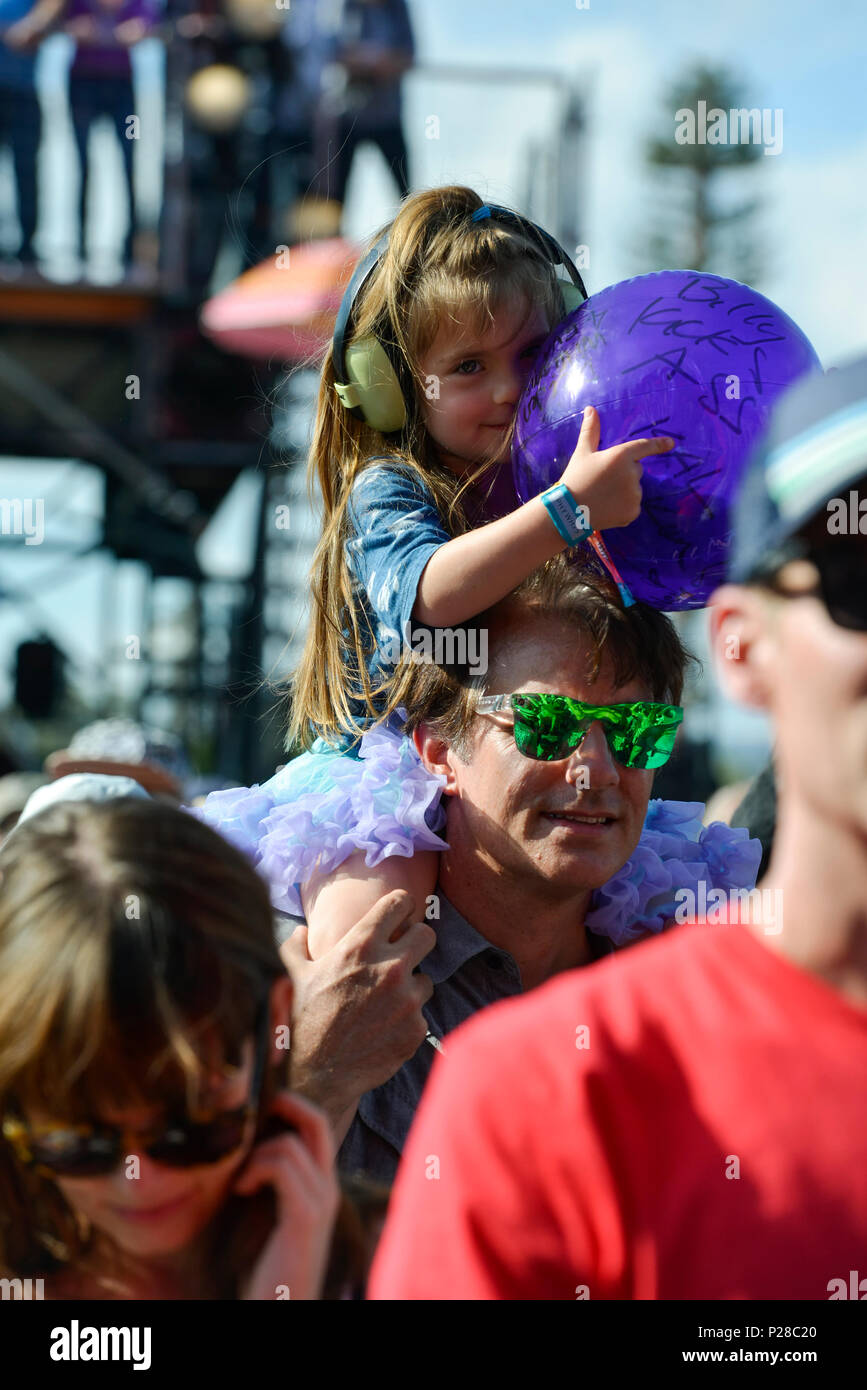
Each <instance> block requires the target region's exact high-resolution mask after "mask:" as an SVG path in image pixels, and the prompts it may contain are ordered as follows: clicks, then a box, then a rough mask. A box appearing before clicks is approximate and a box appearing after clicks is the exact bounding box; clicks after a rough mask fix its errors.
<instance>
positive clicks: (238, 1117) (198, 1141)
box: [2, 992, 270, 1178]
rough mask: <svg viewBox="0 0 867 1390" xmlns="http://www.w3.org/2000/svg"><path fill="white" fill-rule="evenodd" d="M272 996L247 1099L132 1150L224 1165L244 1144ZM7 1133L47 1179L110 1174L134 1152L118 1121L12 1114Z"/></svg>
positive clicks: (182, 1121)
mask: <svg viewBox="0 0 867 1390" xmlns="http://www.w3.org/2000/svg"><path fill="white" fill-rule="evenodd" d="M269 997H270V996H269V993H268V992H266V994H265V998H264V1000H263V1001H262V1003H261V1004H260V1005H259V1009H258V1011H257V1015H256V1021H255V1024H254V1029H255V1039H256V1041H255V1053H254V1061H253V1075H252V1078H251V1083H250V1094H249V1097H248V1099H247V1101H246V1103H245V1104H244V1105H243V1106H240V1107H238V1108H237V1109H235V1110H226V1111H223V1112H221V1113H220V1114H218V1115H217V1116H216V1117H215V1118H214V1119H212V1120H208V1121H206V1122H205V1123H197V1122H195V1121H192V1120H190V1119H189V1118H188V1117H187V1116H183V1117H179V1118H177V1119H175V1120H172V1121H171V1122H170V1123H169V1124H166V1125H165V1126H164V1127H163V1128H162V1129H160V1130H159V1131H157V1132H156V1133H154V1134H152V1135H150V1136H149V1137H148V1142H147V1143H145V1144H144V1145H142V1144H139V1145H138V1147H137V1148H136V1147H133V1148H132V1152H133V1153H145V1154H147V1156H148V1158H151V1159H153V1160H154V1162H155V1163H164V1164H165V1165H166V1166H167V1167H169V1168H196V1167H198V1166H199V1165H201V1164H209V1163H219V1161H220V1160H221V1159H223V1158H226V1157H227V1155H228V1154H230V1153H232V1152H233V1151H234V1150H235V1149H237V1148H240V1146H241V1144H242V1143H243V1142H244V1136H245V1133H246V1131H247V1126H248V1124H249V1122H250V1120H251V1119H252V1118H253V1117H254V1116H255V1115H257V1113H258V1110H259V1105H260V1100H261V1095H262V1086H263V1083H264V1079H265V1071H266V1064H267V1060H268V1049H269V1043H270V1027H269V1017H270V1015H269ZM2 1132H3V1137H4V1139H6V1140H7V1141H8V1143H9V1144H10V1145H11V1146H12V1148H13V1149H14V1151H15V1154H16V1157H17V1158H18V1159H19V1161H20V1162H21V1163H25V1164H27V1165H28V1166H30V1167H32V1168H34V1169H35V1171H36V1172H38V1173H41V1174H42V1176H45V1177H52V1178H53V1177H66V1178H96V1177H105V1176H106V1175H107V1174H108V1173H112V1172H113V1171H114V1170H115V1168H117V1166H118V1164H119V1163H122V1162H123V1160H124V1158H125V1157H126V1156H127V1154H128V1153H129V1152H130V1148H129V1146H127V1145H125V1144H124V1139H125V1137H126V1136H127V1135H128V1134H129V1133H130V1131H128V1130H124V1129H123V1128H118V1127H116V1126H114V1125H103V1124H82V1125H69V1126H67V1127H64V1128H57V1129H50V1130H41V1131H40V1130H34V1129H33V1128H32V1127H31V1126H30V1125H28V1124H27V1123H26V1122H25V1121H24V1120H23V1118H22V1117H21V1116H20V1115H17V1114H14V1113H9V1114H6V1115H4V1117H3V1125H2Z"/></svg>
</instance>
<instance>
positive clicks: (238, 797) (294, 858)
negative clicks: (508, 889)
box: [196, 721, 448, 917]
mask: <svg viewBox="0 0 867 1390" xmlns="http://www.w3.org/2000/svg"><path fill="white" fill-rule="evenodd" d="M444 782H445V778H444V777H440V776H437V775H436V774H434V773H432V772H428V770H427V768H426V767H425V765H424V763H423V762H422V761H421V758H420V757H419V755H418V753H417V752H416V750H415V745H414V744H413V742H412V740H411V739H409V738H407V737H406V735H405V734H403V733H401V732H400V729H399V726H398V723H397V721H391V722H389V723H386V724H381V725H378V726H377V727H376V728H374V729H371V730H370V731H369V733H366V734H365V735H364V737H363V739H362V740H361V742H360V744H359V745H358V753H357V755H356V753H355V752H354V751H353V752H347V751H339V750H335V749H334V748H332V747H329V746H328V745H327V744H325V743H323V742H322V741H321V740H317V743H316V744H315V745H314V748H313V749H312V750H311V751H310V752H309V753H301V754H300V755H299V756H298V757H297V758H293V760H292V762H290V763H287V764H286V766H285V767H283V768H281V769H280V771H279V772H278V773H275V775H274V776H273V777H272V778H270V780H269V781H267V782H263V783H262V785H261V786H255V787H233V788H231V789H230V790H227V791H219V792H211V794H210V796H208V797H207V798H206V800H205V802H204V804H203V805H202V806H201V807H200V808H199V809H198V811H197V813H196V814H197V815H199V816H200V817H201V819H202V820H205V821H207V823H208V824H209V825H212V826H213V827H214V829H215V830H218V831H220V833H221V834H222V835H225V836H226V838H227V839H229V840H231V841H232V843H233V844H236V845H237V846H238V848H239V849H242V850H244V851H245V853H247V854H248V855H249V856H250V858H251V859H252V860H253V863H254V864H255V865H256V866H257V868H258V869H259V870H260V871H261V872H262V874H263V875H264V876H265V878H266V879H267V880H268V882H269V884H270V887H271V900H272V902H273V904H274V907H275V908H277V909H278V911H280V912H288V913H290V914H291V915H292V916H295V917H300V916H303V909H302V906H301V896H300V892H299V890H300V888H301V886H302V885H303V884H304V883H306V882H307V880H308V879H309V878H310V876H311V875H312V874H313V873H314V872H317V873H325V874H327V873H331V872H333V870H334V869H336V868H337V867H338V866H339V865H340V864H342V863H343V862H344V860H345V859H348V858H349V856H350V855H351V854H354V853H355V852H356V851H358V850H364V856H365V863H366V864H367V867H368V868H374V867H375V866H376V865H377V864H380V863H381V862H382V861H383V859H388V858H389V857H390V856H391V855H394V854H397V855H403V856H404V857H407V858H408V857H409V856H411V855H412V854H414V853H415V851H416V850H417V849H419V850H425V849H432V850H441V849H448V845H447V844H446V842H445V840H443V839H442V838H441V837H440V835H439V834H438V832H439V831H441V830H442V828H443V825H444V823H445V812H444V810H443V808H442V806H441V805H440V798H441V794H442V791H441V789H442V786H443V783H444Z"/></svg>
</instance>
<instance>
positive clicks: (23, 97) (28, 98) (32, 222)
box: [0, 0, 64, 268]
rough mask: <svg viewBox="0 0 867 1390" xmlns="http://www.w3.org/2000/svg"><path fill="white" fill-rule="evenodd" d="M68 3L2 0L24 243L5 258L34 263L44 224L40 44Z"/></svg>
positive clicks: (2, 85)
mask: <svg viewBox="0 0 867 1390" xmlns="http://www.w3.org/2000/svg"><path fill="white" fill-rule="evenodd" d="M63 5H64V0H38V3H36V4H34V3H33V0H0V145H6V146H8V148H9V150H10V152H11V154H12V169H13V172H14V176H15V189H16V193H17V198H18V221H19V223H20V225H21V241H20V243H19V246H18V250H17V253H15V254H14V255H12V256H10V254H9V253H8V252H6V251H3V252H0V259H2V260H3V261H7V262H8V261H10V260H11V261H12V262H13V263H17V265H18V268H20V266H21V265H28V266H29V265H33V264H34V262H35V260H36V253H35V251H34V249H33V238H34V236H35V234H36V227H37V223H38V185H37V157H38V154H39V147H40V144H41V142H42V108H41V106H40V105H39V97H38V96H37V93H36V82H35V71H36V54H37V50H38V47H39V44H40V43H41V42H42V39H43V38H44V37H45V34H46V33H47V31H48V30H49V29H50V27H51V25H52V24H53V23H54V22H55V20H56V19H57V18H58V16H59V15H60V13H61V11H62V10H63Z"/></svg>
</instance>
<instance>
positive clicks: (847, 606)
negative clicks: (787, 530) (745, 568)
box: [752, 537, 867, 632]
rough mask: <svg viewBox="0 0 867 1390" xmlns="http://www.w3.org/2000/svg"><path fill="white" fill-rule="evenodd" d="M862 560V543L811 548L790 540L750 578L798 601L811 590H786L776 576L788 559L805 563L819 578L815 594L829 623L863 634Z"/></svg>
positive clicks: (866, 624)
mask: <svg viewBox="0 0 867 1390" xmlns="http://www.w3.org/2000/svg"><path fill="white" fill-rule="evenodd" d="M865 558H867V557H865V551H864V545H863V542H862V543H861V544H860V545H857V544H855V545H852V544H847V543H846V541H845V540H841V541H832V542H831V543H830V544H828V545H822V546H815V545H810V544H808V543H807V542H806V541H804V540H802V539H801V538H800V537H793V538H792V539H791V540H790V541H787V542H786V543H785V544H784V545H783V546H782V547H781V548H780V549H779V550H778V551H776V552H775V553H774V554H772V555H769V556H768V557H767V560H766V561H765V562H764V564H763V565H762V566H761V567H760V568H759V569H757V570H756V571H755V573H754V574H753V576H752V579H753V582H755V583H759V584H761V585H762V586H763V587H764V588H767V589H770V590H771V591H772V593H775V594H778V595H779V596H780V597H781V598H801V597H803V596H805V595H806V594H809V593H810V592H815V591H811V590H809V589H787V588H785V587H784V586H783V585H782V583H781V582H780V574H781V571H782V570H783V568H784V567H785V566H786V565H787V564H788V563H789V562H790V561H791V560H809V562H810V564H811V565H813V566H814V567H815V569H816V571H817V573H818V575H819V581H818V584H817V586H816V587H817V591H818V594H819V596H820V597H821V599H822V602H823V603H824V605H825V608H826V609H827V611H828V617H829V618H830V619H831V621H832V622H834V623H836V624H837V626H838V627H845V628H849V630H850V631H852V632H867V583H865V578H867V565H865Z"/></svg>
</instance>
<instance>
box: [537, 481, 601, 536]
mask: <svg viewBox="0 0 867 1390" xmlns="http://www.w3.org/2000/svg"><path fill="white" fill-rule="evenodd" d="M540 496H541V498H542V502H543V504H544V506H545V510H546V512H547V513H548V515H549V517H550V518H551V520H552V521H553V523H554V525H555V527H556V528H557V533H558V535H559V536H560V537H561V538H562V539H563V540H564V541H565V542H566V544H567V545H578V544H579V543H580V542H581V541H584V540H586V539H587V537H588V536H589V535H590V533H591V531H592V529H593V528H592V526H590V525H589V524H588V523H587V521H586V520H585V516H584V512H585V509H584V508H583V507H579V505H578V503H577V502H576V501H575V498H574V497H573V496H572V494H571V492H570V491H569V489H568V487H567V486H566V484H565V483H556V484H555V485H554V487H549V488H547V489H546V491H545V492H543V493H541V494H540Z"/></svg>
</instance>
